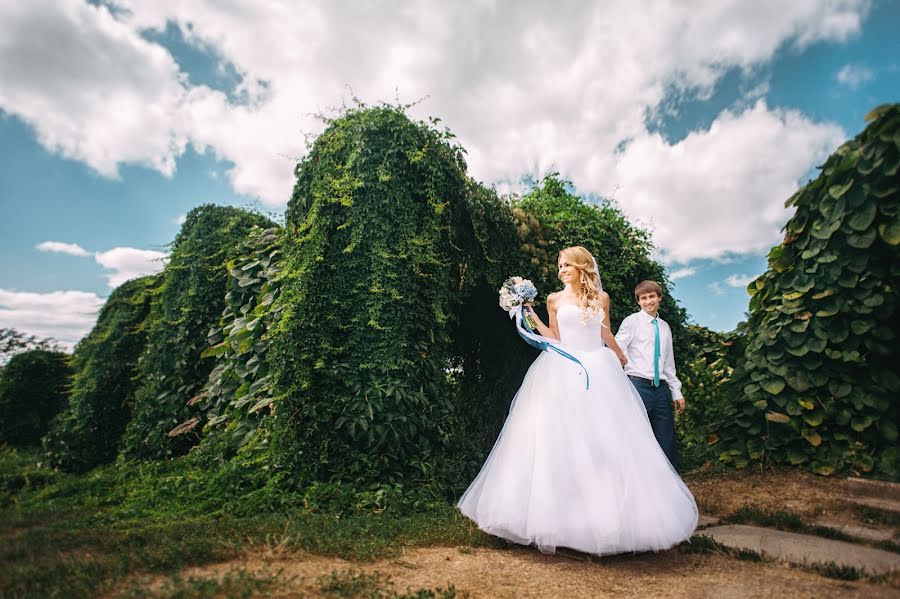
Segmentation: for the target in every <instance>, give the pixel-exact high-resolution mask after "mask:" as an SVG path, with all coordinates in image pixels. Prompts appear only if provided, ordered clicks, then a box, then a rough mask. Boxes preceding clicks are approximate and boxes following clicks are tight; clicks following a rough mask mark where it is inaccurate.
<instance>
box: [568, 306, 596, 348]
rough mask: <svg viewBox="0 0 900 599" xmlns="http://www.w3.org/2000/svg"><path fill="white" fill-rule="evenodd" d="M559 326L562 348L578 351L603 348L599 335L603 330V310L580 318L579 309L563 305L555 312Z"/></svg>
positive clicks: (580, 312)
mask: <svg viewBox="0 0 900 599" xmlns="http://www.w3.org/2000/svg"><path fill="white" fill-rule="evenodd" d="M556 324H557V325H558V326H559V343H560V345H562V346H563V347H566V348H571V349H580V350H598V349H602V348H603V347H604V345H605V344H604V343H603V338H602V337H601V336H600V333H601V331H602V329H603V310H600V311H599V312H597V313H596V314H593V315H591V316H589V317H588V318H587V319H585V318H582V310H581V307H579V306H576V305H575V304H563V305H562V306H560V307H559V309H558V310H557V311H556Z"/></svg>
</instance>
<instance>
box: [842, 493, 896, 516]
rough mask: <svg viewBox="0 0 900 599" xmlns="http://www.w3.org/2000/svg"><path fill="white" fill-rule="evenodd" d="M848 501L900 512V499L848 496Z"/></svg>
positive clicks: (886, 510)
mask: <svg viewBox="0 0 900 599" xmlns="http://www.w3.org/2000/svg"><path fill="white" fill-rule="evenodd" d="M847 501H849V502H850V503H855V504H856V505H865V506H867V507H873V508H876V509H879V510H882V511H885V512H893V513H895V514H900V500H896V499H884V498H882V497H848V498H847Z"/></svg>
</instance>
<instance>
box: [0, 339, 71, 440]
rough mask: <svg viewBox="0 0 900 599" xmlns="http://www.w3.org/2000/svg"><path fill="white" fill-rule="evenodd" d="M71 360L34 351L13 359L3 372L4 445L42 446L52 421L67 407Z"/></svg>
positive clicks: (0, 414)
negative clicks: (42, 439) (42, 440)
mask: <svg viewBox="0 0 900 599" xmlns="http://www.w3.org/2000/svg"><path fill="white" fill-rule="evenodd" d="M70 357H71V356H69V355H68V354H64V353H62V352H56V351H47V350H43V349H33V350H29V351H25V352H22V353H19V354H16V355H14V356H13V357H12V358H10V360H9V363H7V365H6V367H5V368H4V369H3V371H2V373H0V443H6V444H8V445H12V446H17V447H27V446H33V445H40V443H41V437H43V436H44V434H46V432H47V429H48V428H49V426H50V421H51V420H52V419H53V417H54V416H56V415H57V414H58V413H59V412H60V411H61V410H62V409H63V408H64V407H65V405H66V401H67V399H68V386H69V378H70V377H71V375H72V369H71V367H70V366H69V358H70Z"/></svg>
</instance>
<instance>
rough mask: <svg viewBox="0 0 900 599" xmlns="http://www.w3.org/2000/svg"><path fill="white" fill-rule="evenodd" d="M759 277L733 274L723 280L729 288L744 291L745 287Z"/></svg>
mask: <svg viewBox="0 0 900 599" xmlns="http://www.w3.org/2000/svg"><path fill="white" fill-rule="evenodd" d="M758 276H759V275H739V274H733V275H731V276H729V277H728V278H727V279H725V282H726V283H728V286H729V287H737V288H738V289H744V288H746V287H747V285H749V284H750V282H751V281H755V280H756V278H757V277H758Z"/></svg>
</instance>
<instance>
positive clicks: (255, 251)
mask: <svg viewBox="0 0 900 599" xmlns="http://www.w3.org/2000/svg"><path fill="white" fill-rule="evenodd" d="M281 247H282V230H281V229H275V228H273V229H265V230H262V229H260V230H258V231H255V232H253V233H252V234H251V235H250V238H249V239H248V240H247V242H246V243H245V245H244V253H243V254H242V255H241V256H239V257H238V258H235V259H233V260H230V261H229V262H228V283H227V290H228V291H227V293H226V294H225V310H224V312H223V313H222V318H221V319H220V321H219V323H218V325H217V326H215V327H213V329H212V330H211V331H210V333H209V336H208V338H207V342H208V344H209V346H210V347H209V348H208V349H207V350H206V351H204V352H203V354H201V355H202V357H204V358H206V357H216V366H215V368H213V370H212V372H211V373H210V375H209V382H208V383H207V385H206V387H205V388H204V390H203V393H201V396H202V398H203V399H202V400H201V403H200V407H201V410H202V411H203V412H204V413H206V415H207V418H208V420H207V422H206V428H207V431H208V432H210V431H213V430H216V431H220V432H221V434H222V435H224V436H225V437H227V440H228V445H229V446H230V447H231V448H232V449H233V450H237V449H239V448H241V447H243V446H244V445H246V444H247V443H248V442H249V441H250V439H251V437H252V436H253V434H254V433H255V432H256V431H257V430H258V426H259V423H260V421H261V419H262V417H263V415H265V414H268V413H270V411H271V410H274V409H275V407H274V405H273V402H274V396H275V395H274V377H273V375H272V373H271V371H270V365H269V358H268V353H269V348H270V345H271V343H270V341H271V329H272V326H273V324H275V323H277V322H278V317H279V314H280V311H281V304H280V303H279V302H278V301H277V300H278V296H279V294H280V292H281V272H282V271H281Z"/></svg>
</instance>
